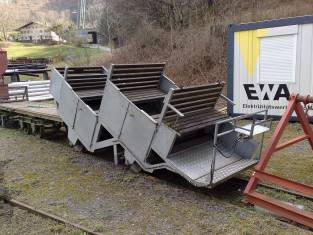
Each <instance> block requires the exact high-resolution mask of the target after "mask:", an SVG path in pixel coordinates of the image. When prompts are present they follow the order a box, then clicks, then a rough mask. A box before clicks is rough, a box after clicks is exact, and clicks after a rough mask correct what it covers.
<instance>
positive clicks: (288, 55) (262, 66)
mask: <svg viewBox="0 0 313 235" xmlns="http://www.w3.org/2000/svg"><path fill="white" fill-rule="evenodd" d="M297 38H298V37H297V34H295V33H292V34H283V35H277V34H276V35H271V36H267V37H262V38H260V60H259V64H258V80H259V82H260V83H266V84H268V83H295V82H296V58H297Z"/></svg>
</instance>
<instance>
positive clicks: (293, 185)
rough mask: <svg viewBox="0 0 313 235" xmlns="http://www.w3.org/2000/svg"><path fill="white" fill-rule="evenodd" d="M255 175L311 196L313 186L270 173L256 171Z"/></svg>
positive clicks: (312, 194) (260, 178)
mask: <svg viewBox="0 0 313 235" xmlns="http://www.w3.org/2000/svg"><path fill="white" fill-rule="evenodd" d="M255 176H256V177H257V178H258V179H259V180H262V181H267V182H270V183H273V184H276V185H280V186H282V187H284V188H288V189H292V190H294V191H297V192H300V193H302V194H305V195H308V196H313V187H312V186H309V185H305V184H302V183H298V182H294V181H291V180H288V179H285V178H282V177H279V176H276V175H271V174H268V173H266V172H261V171H256V172H255Z"/></svg>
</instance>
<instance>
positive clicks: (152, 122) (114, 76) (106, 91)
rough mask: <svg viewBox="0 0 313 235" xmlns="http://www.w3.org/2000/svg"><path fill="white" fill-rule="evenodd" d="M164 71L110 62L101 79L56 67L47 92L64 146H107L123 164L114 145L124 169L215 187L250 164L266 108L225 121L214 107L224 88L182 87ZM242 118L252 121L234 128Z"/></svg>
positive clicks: (254, 158)
mask: <svg viewBox="0 0 313 235" xmlns="http://www.w3.org/2000/svg"><path fill="white" fill-rule="evenodd" d="M164 68H165V64H164V63H156V64H114V65H111V67H110V69H109V71H108V74H107V78H104V74H105V72H106V70H103V71H105V72H102V73H101V72H100V71H99V68H97V69H96V70H97V72H100V74H102V76H100V75H99V74H98V75H97V76H99V77H100V78H95V77H93V76H95V71H94V70H90V68H89V69H87V68H80V69H79V68H78V69H77V68H64V69H55V70H54V74H53V78H52V84H51V89H52V92H51V93H52V94H53V96H54V97H55V100H56V102H57V107H58V112H59V114H60V116H61V117H62V119H63V121H64V122H65V123H66V125H67V126H68V130H69V139H70V141H71V142H72V143H73V144H77V143H78V142H79V143H81V144H82V145H83V146H84V147H85V148H86V149H87V150H88V151H90V152H94V151H95V150H97V149H102V148H106V147H109V146H113V147H114V150H115V151H114V157H115V163H118V162H120V161H121V160H122V158H120V157H119V156H118V155H117V152H116V147H117V145H120V146H121V147H122V148H123V150H124V156H123V160H124V161H125V163H126V164H127V165H133V166H137V167H140V168H141V169H143V170H144V171H147V172H153V171H155V170H157V169H168V170H170V171H172V172H175V173H177V174H179V175H181V176H182V177H184V178H185V179H187V180H188V181H189V182H190V183H192V184H193V185H195V186H199V187H214V186H216V185H217V184H220V183H221V182H223V181H225V180H227V179H228V178H230V177H233V176H234V175H236V174H238V173H239V172H241V171H243V170H245V169H247V168H249V167H252V166H254V165H255V164H256V163H257V162H258V160H259V154H260V151H259V150H260V149H261V148H262V141H263V138H261V140H257V138H255V137H256V136H257V135H261V136H263V134H264V133H265V132H266V131H268V130H269V128H268V127H266V124H267V123H268V121H269V120H268V119H267V111H260V112H257V113H253V114H250V115H245V116H241V117H237V118H229V117H228V116H227V115H226V114H225V113H223V112H222V111H219V110H217V109H216V108H215V106H216V103H217V101H218V99H219V98H220V97H222V98H225V99H226V100H227V101H229V100H228V99H227V98H226V97H224V96H223V95H222V89H223V87H224V83H222V82H216V83H212V84H206V85H201V86H192V87H183V88H180V87H178V86H177V85H176V84H175V83H173V82H172V81H171V80H170V79H168V78H167V77H166V76H165V75H164ZM82 71H84V72H82ZM91 71H92V72H91ZM78 74H79V75H78ZM105 75H106V74H105ZM99 81H101V84H98V83H97V82H99ZM86 94H87V97H86V96H85V95H86ZM90 94H91V96H90ZM90 98H91V99H90ZM229 102H231V101H229ZM259 114H263V115H264V118H263V119H262V120H259V119H257V115H259ZM244 118H251V119H252V121H251V123H249V124H246V125H240V121H241V120H242V119H244Z"/></svg>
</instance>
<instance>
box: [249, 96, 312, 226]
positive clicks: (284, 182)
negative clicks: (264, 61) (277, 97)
mask: <svg viewBox="0 0 313 235" xmlns="http://www.w3.org/2000/svg"><path fill="white" fill-rule="evenodd" d="M302 103H303V104H304V105H306V104H309V103H313V97H310V96H300V95H292V96H291V97H290V101H289V104H288V107H287V109H286V111H285V113H284V115H283V116H282V119H281V120H280V122H279V124H278V126H277V128H276V130H275V132H274V134H273V136H272V138H271V140H270V142H269V145H268V147H267V148H266V149H265V151H264V152H263V154H262V156H261V160H260V162H259V164H258V165H257V166H256V169H255V172H254V173H253V175H252V177H251V179H250V181H249V183H248V185H247V187H246V189H245V192H244V194H245V202H247V203H251V204H254V205H257V206H259V207H263V208H265V209H267V210H269V211H271V212H273V213H275V214H277V215H279V216H282V217H285V218H288V219H290V220H293V221H296V222H298V223H300V224H304V225H306V226H309V227H311V228H313V213H310V212H307V211H304V210H300V209H298V208H296V207H294V206H291V205H289V204H287V203H286V202H282V201H279V200H276V199H273V198H270V197H267V196H265V195H262V194H260V193H257V192H254V189H255V188H256V186H257V184H258V182H259V181H266V182H270V183H272V184H276V185H279V186H281V187H284V188H288V189H291V190H294V191H296V192H300V193H302V194H304V195H308V196H313V187H312V186H309V185H305V184H301V183H298V182H294V181H290V180H288V179H285V178H281V177H278V176H275V175H271V174H268V173H266V172H265V169H266V167H267V165H268V162H269V160H270V159H271V157H272V155H273V153H275V152H277V151H279V150H281V149H284V148H286V147H289V146H291V145H293V144H296V143H298V142H301V141H304V140H308V141H309V143H310V145H311V147H312V150H313V130H312V128H311V127H310V122H309V118H308V116H307V114H306V113H305V112H304V109H303V106H302ZM294 111H295V112H296V114H297V117H298V121H299V122H300V123H301V126H302V128H303V130H304V133H305V134H304V135H302V136H300V137H297V138H294V139H292V140H289V141H287V142H285V143H283V144H279V141H280V139H281V137H282V135H283V132H284V130H285V128H286V126H287V125H288V123H289V121H290V118H291V116H292V114H293V112H294Z"/></svg>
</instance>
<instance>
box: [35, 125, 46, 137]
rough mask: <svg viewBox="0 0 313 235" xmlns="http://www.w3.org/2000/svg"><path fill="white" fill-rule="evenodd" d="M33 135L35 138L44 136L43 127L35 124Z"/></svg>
mask: <svg viewBox="0 0 313 235" xmlns="http://www.w3.org/2000/svg"><path fill="white" fill-rule="evenodd" d="M34 135H35V136H36V137H37V138H40V139H41V138H43V136H44V128H43V126H36V128H35V132H34Z"/></svg>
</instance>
